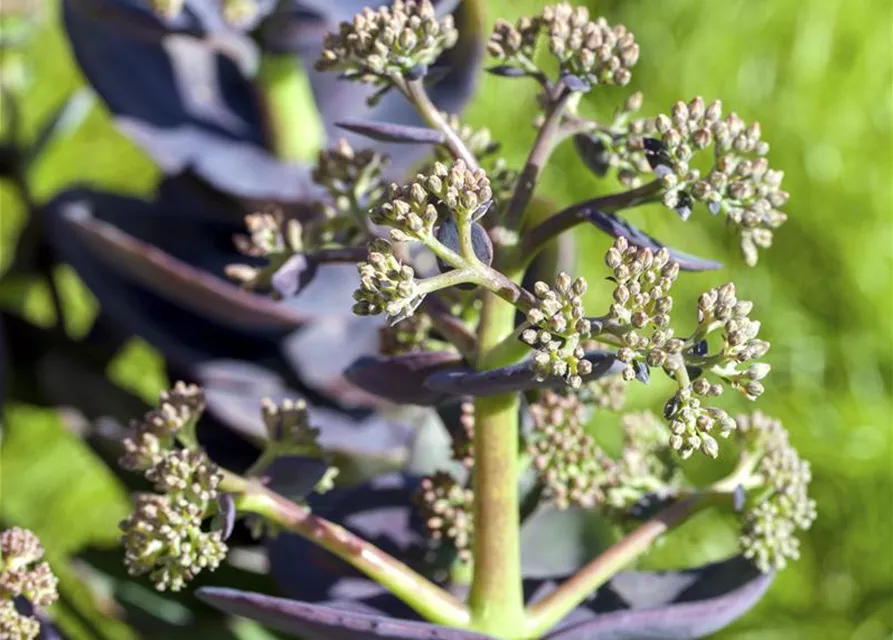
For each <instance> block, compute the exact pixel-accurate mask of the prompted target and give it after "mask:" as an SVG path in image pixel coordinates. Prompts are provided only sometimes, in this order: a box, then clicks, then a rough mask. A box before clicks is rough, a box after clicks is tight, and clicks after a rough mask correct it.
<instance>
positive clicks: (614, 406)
mask: <svg viewBox="0 0 893 640" xmlns="http://www.w3.org/2000/svg"><path fill="white" fill-rule="evenodd" d="M627 389H628V385H627V384H626V381H624V380H623V377H622V376H621V375H620V374H618V375H613V376H604V377H602V378H599V379H598V380H593V381H591V382H588V383H587V384H585V385H583V386H582V387H580V389H579V390H578V391H577V394H578V395H579V396H580V400H581V401H582V402H583V403H584V404H585V405H586V406H587V407H592V408H593V409H605V410H607V411H620V410H621V409H622V408H623V405H624V404H625V403H626V392H627Z"/></svg>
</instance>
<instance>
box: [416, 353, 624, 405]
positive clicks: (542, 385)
mask: <svg viewBox="0 0 893 640" xmlns="http://www.w3.org/2000/svg"><path fill="white" fill-rule="evenodd" d="M586 359H587V360H589V361H590V362H592V365H593V366H592V372H591V373H590V374H589V375H587V376H584V377H583V380H584V381H591V380H598V379H599V378H603V377H604V376H608V375H613V374H615V373H619V372H620V371H621V370H622V368H623V364H622V363H621V362H620V361H619V360H617V358H616V357H615V355H614V354H613V353H612V352H610V351H588V352H587V353H586ZM564 384H566V383H565V382H564V381H563V380H562V379H561V378H559V377H554V376H553V377H549V378H546V379H544V380H537V379H536V374H535V373H534V371H533V367H532V365H531V363H530V362H521V363H519V364H513V365H510V366H507V367H502V368H500V369H492V370H490V371H474V370H473V369H468V368H466V369H454V370H447V371H440V372H438V373H433V374H431V375H430V376H428V377H427V378H426V379H425V386H426V387H428V388H429V389H431V390H432V391H439V392H441V393H445V394H451V395H455V396H463V395H468V396H489V395H495V394H499V393H507V392H510V391H527V390H530V389H546V388H550V387H556V386H561V385H564Z"/></svg>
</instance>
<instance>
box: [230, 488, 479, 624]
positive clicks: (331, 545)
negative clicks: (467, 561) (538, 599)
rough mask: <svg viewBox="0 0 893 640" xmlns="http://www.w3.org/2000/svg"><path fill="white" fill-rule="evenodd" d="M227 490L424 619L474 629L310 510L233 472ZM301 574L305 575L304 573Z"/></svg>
mask: <svg viewBox="0 0 893 640" xmlns="http://www.w3.org/2000/svg"><path fill="white" fill-rule="evenodd" d="M221 489H223V490H225V491H228V492H231V493H233V494H235V495H236V496H237V498H236V504H237V506H238V508H239V510H240V511H242V512H250V513H255V514H257V515H259V516H261V517H263V518H264V519H266V520H268V521H269V522H271V523H273V524H275V525H278V526H280V527H282V528H284V529H286V530H287V531H291V532H292V533H296V534H298V535H299V536H301V537H302V538H306V539H307V540H309V541H311V542H313V543H314V544H317V545H319V546H320V547H322V548H324V549H326V550H327V551H330V552H331V553H333V554H335V555H336V556H338V557H339V558H341V559H342V560H344V561H346V562H347V563H348V564H350V565H351V566H353V567H354V568H355V569H357V570H359V571H361V572H363V573H364V574H366V575H367V576H369V577H370V578H372V579H373V580H375V581H376V582H378V583H379V584H380V585H382V586H383V587H385V588H386V589H388V590H389V591H390V592H391V593H393V594H394V595H395V596H397V597H398V598H400V599H401V600H402V601H403V602H405V603H406V604H407V605H409V606H410V607H412V608H413V609H415V611H417V612H418V613H419V615H421V616H422V617H423V618H425V619H427V620H430V621H431V622H434V623H435V624H442V625H448V626H451V627H458V628H467V627H468V625H469V615H468V611H467V609H466V608H465V607H464V606H463V605H462V603H460V602H459V601H458V600H456V598H454V597H453V596H452V595H451V594H449V593H447V592H446V591H444V590H443V589H441V588H440V587H438V586H437V585H435V584H433V583H432V582H430V581H428V580H427V579H425V578H424V577H423V576H421V575H419V574H418V573H416V572H415V571H413V570H412V569H410V568H409V567H408V566H406V565H405V564H403V563H402V562H400V561H399V560H397V559H396V558H394V557H393V556H390V555H388V554H387V553H385V552H384V551H382V550H381V549H379V548H378V547H376V546H375V545H373V544H371V543H369V542H367V541H366V540H363V539H362V538H361V537H359V536H357V535H354V534H353V533H351V532H350V531H348V530H347V529H345V528H344V527H341V526H339V525H337V524H335V523H333V522H330V521H329V520H326V519H325V518H321V517H319V516H317V515H315V514H313V513H312V512H311V511H310V509H309V508H308V507H305V506H302V505H299V504H295V503H294V502H292V501H290V500H288V499H286V498H284V497H282V496H281V495H279V494H277V493H275V492H273V491H270V490H269V489H267V488H266V487H265V486H263V485H262V484H260V483H259V482H257V481H256V480H251V479H247V478H243V477H242V476H239V475H236V474H234V473H231V472H228V471H224V480H223V482H222V483H221ZM295 570H296V571H300V567H295Z"/></svg>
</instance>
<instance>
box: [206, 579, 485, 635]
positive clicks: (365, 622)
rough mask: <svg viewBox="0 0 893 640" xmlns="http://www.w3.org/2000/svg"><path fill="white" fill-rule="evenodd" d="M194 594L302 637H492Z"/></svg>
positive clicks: (213, 592)
mask: <svg viewBox="0 0 893 640" xmlns="http://www.w3.org/2000/svg"><path fill="white" fill-rule="evenodd" d="M196 595H197V596H198V597H199V599H201V600H203V601H204V602H207V603H208V604H210V605H211V606H214V607H216V608H218V609H220V610H221V611H224V612H226V613H229V614H234V615H238V616H243V617H246V618H251V619H252V620H256V621H258V622H260V623H261V624H263V625H265V626H269V627H272V628H274V629H277V630H279V631H284V632H286V633H289V634H293V635H295V636H298V637H300V638H302V640H366V639H367V638H391V639H392V640H493V639H492V637H491V636H485V635H481V634H479V633H474V632H472V631H462V630H458V629H449V628H447V627H441V626H437V625H433V624H427V623H424V622H413V621H409V620H399V619H396V618H387V617H384V616H380V615H375V614H373V613H366V612H358V611H350V610H347V609H341V608H337V607H327V606H323V605H312V604H307V603H305V602H297V601H295V600H287V599H285V598H273V597H271V596H266V595H263V594H260V593H250V592H247V591H238V590H236V589H223V588H219V587H204V588H202V589H199V590H198V591H197V592H196Z"/></svg>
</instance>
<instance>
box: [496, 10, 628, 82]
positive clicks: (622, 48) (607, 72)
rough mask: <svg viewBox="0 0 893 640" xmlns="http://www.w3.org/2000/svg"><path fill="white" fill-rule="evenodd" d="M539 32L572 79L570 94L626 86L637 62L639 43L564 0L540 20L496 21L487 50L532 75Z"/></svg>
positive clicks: (540, 17)
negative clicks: (591, 17) (592, 88)
mask: <svg viewBox="0 0 893 640" xmlns="http://www.w3.org/2000/svg"><path fill="white" fill-rule="evenodd" d="M543 32H545V34H546V38H547V40H548V46H549V51H550V53H551V54H552V55H553V56H554V57H555V58H556V59H557V60H558V63H559V67H560V72H561V74H562V76H575V77H576V83H575V84H574V85H573V86H572V87H571V88H572V89H573V90H575V91H576V90H584V91H585V90H587V89H588V88H589V86H591V85H596V84H614V85H621V86H622V85H626V84H628V83H629V81H630V78H631V77H632V73H631V71H630V69H631V68H632V67H633V66H634V65H635V64H636V62H638V60H639V45H638V44H636V41H635V38H634V37H633V34H632V33H630V32H629V31H628V30H627V29H626V27H624V26H623V25H617V26H614V27H612V26H610V25H609V24H608V23H607V21H605V19H604V18H598V19H596V20H590V18H589V11H588V10H587V9H586V8H585V7H573V6H572V5H570V4H568V3H564V2H563V3H560V4H557V5H549V6H546V7H544V8H543V11H542V13H541V14H540V15H539V16H536V17H532V18H531V17H524V18H521V19H520V20H519V21H518V22H517V23H516V24H515V25H512V24H510V23H508V22H506V21H504V20H499V21H497V22H496V25H495V27H494V30H493V34H492V35H491V36H490V41H489V43H488V45H487V50H488V52H489V53H490V55H492V56H493V57H494V58H496V59H498V60H502V61H505V62H506V63H508V64H510V65H514V66H517V67H518V68H520V69H521V70H522V71H523V72H525V73H537V68H536V65H535V64H534V62H533V56H534V53H535V49H536V44H537V40H538V38H539V36H540V34H541V33H543Z"/></svg>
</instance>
